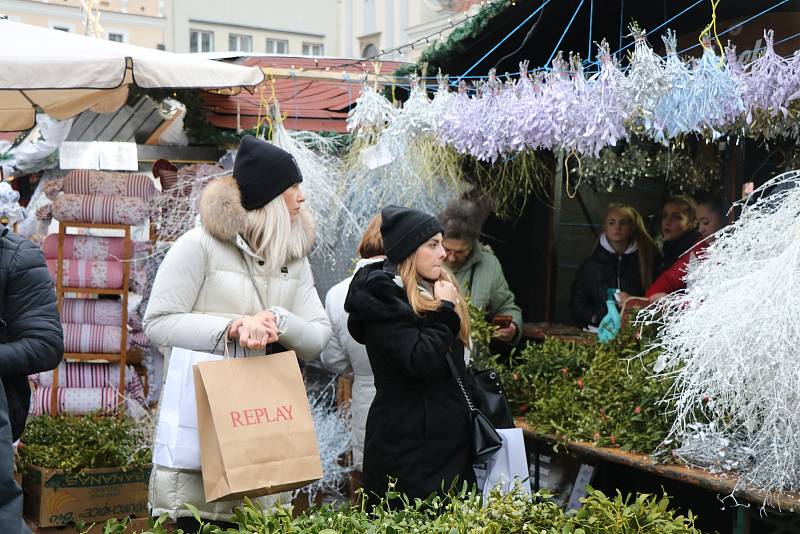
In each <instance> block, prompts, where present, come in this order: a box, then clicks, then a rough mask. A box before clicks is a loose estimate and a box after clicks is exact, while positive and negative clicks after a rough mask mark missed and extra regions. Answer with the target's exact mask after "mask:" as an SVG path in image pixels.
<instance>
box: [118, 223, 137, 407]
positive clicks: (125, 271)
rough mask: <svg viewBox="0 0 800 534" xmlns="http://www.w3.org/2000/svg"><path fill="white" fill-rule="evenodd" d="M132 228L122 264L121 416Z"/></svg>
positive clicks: (125, 357) (123, 395)
mask: <svg viewBox="0 0 800 534" xmlns="http://www.w3.org/2000/svg"><path fill="white" fill-rule="evenodd" d="M132 258H133V254H132V250H131V227H130V226H125V258H124V260H123V261H124V263H123V264H122V299H121V300H122V333H121V335H120V349H119V353H120V355H119V389H118V393H119V395H120V396H118V397H117V403H118V404H117V406H118V407H119V408H121V409H120V416H123V415H124V413H125V394H126V393H127V388H126V384H125V367H126V365H127V361H128V287H129V286H130V269H131V259H132Z"/></svg>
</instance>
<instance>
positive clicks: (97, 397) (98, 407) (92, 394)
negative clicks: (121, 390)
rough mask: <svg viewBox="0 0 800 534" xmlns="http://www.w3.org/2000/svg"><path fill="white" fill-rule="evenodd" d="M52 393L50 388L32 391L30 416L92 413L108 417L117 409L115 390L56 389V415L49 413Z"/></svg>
mask: <svg viewBox="0 0 800 534" xmlns="http://www.w3.org/2000/svg"><path fill="white" fill-rule="evenodd" d="M52 391H53V388H50V387H38V388H36V389H35V390H34V391H33V397H32V399H31V408H30V412H29V413H30V415H44V414H50V415H60V414H71V415H86V414H90V413H93V412H99V413H100V414H102V415H110V414H112V413H114V410H115V409H116V407H117V390H116V388H108V387H106V388H58V392H57V396H58V404H57V407H56V413H51V412H52V410H51V405H50V400H51V398H52V397H51V395H52V394H53V393H52Z"/></svg>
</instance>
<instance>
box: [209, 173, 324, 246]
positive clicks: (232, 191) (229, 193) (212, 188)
mask: <svg viewBox="0 0 800 534" xmlns="http://www.w3.org/2000/svg"><path fill="white" fill-rule="evenodd" d="M198 211H199V212H200V224H202V226H203V228H205V230H206V231H207V232H208V233H209V234H211V235H212V236H214V237H216V238H217V239H219V240H221V241H231V242H234V243H235V242H236V236H237V235H238V234H240V233H242V232H243V231H244V228H245V226H246V225H247V212H246V211H245V209H244V208H243V207H242V201H241V196H240V194H239V186H238V185H236V180H235V179H234V177H233V176H232V175H230V176H225V177H223V178H219V179H217V180H212V181H211V182H209V183H208V185H206V187H205V189H203V193H202V194H201V195H200V203H199V205H198ZM298 216H299V221H300V224H301V226H302V229H303V232H304V233H305V235H306V237H307V239H306V240H305V242H306V243H307V246H306V247H305V250H303V251H302V255H301V256H300V257H303V256H308V255H309V254H310V253H311V250H312V249H313V248H314V236H315V227H314V218H313V216H312V215H311V212H310V211H309V210H308V208H307V207H304V208H303V209H301V210H300V213H299V214H298ZM293 259H297V258H289V260H293Z"/></svg>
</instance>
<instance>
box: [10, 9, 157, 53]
mask: <svg viewBox="0 0 800 534" xmlns="http://www.w3.org/2000/svg"><path fill="white" fill-rule="evenodd" d="M168 1H169V0H97V1H96V2H95V5H96V6H97V7H98V8H99V9H100V11H101V15H100V26H101V27H102V35H103V36H104V37H105V38H106V39H109V40H111V41H118V42H123V43H130V44H132V45H137V46H145V47H148V48H162V49H163V48H165V41H166V37H167V24H168V21H167V17H166V15H167V13H166V6H167V2H168ZM0 14H3V15H5V16H7V17H8V18H9V19H10V20H12V21H14V22H22V23H25V24H32V25H34V26H42V27H45V28H53V29H56V30H61V31H66V32H72V33H78V34H82V35H83V34H84V33H86V31H85V27H84V18H85V17H84V13H83V12H82V10H81V2H80V0H49V1H48V0H0Z"/></svg>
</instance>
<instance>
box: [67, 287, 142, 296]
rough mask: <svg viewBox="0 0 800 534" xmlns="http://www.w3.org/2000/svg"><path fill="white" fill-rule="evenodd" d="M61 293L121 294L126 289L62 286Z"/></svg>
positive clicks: (125, 291)
mask: <svg viewBox="0 0 800 534" xmlns="http://www.w3.org/2000/svg"><path fill="white" fill-rule="evenodd" d="M61 292H62V293H84V294H86V295H123V294H125V293H127V292H128V291H127V290H126V289H109V288H101V287H62V288H61Z"/></svg>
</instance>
